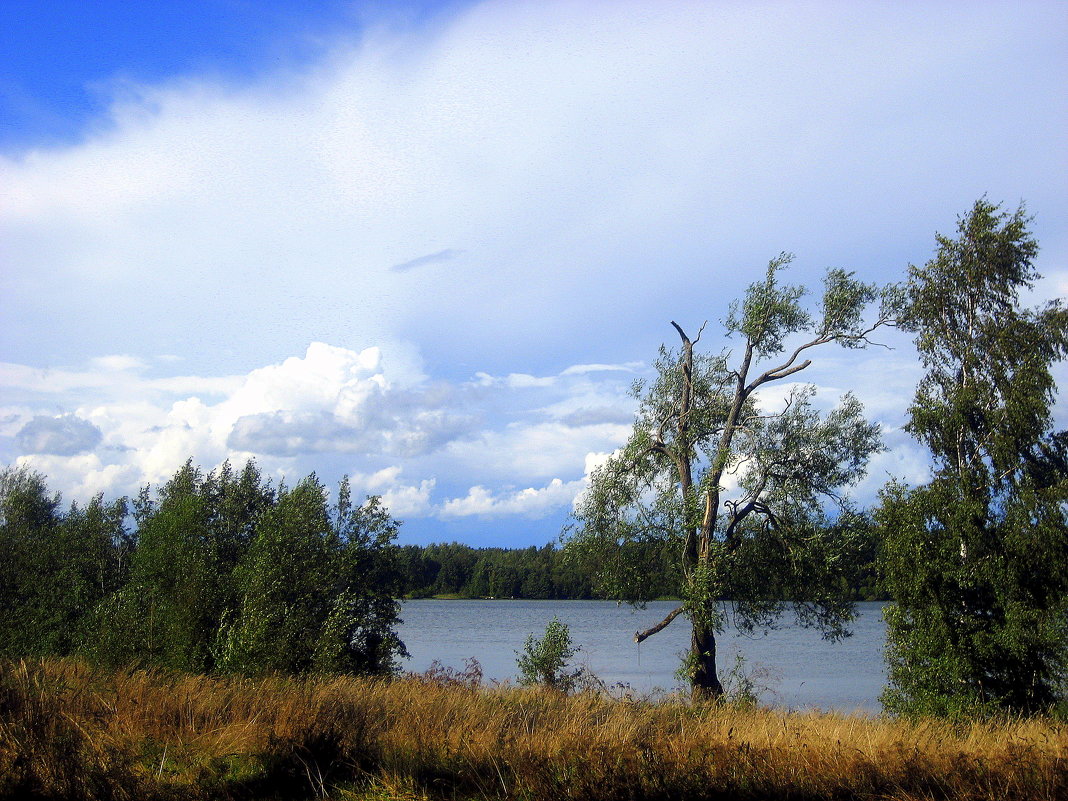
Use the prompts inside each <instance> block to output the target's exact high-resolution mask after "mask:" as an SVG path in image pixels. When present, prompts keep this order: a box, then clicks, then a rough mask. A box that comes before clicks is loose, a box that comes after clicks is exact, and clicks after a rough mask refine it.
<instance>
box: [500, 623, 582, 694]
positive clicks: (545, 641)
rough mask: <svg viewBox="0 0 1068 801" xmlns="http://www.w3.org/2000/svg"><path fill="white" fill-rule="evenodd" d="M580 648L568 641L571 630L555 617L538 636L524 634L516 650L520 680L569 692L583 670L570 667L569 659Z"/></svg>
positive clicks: (527, 683)
mask: <svg viewBox="0 0 1068 801" xmlns="http://www.w3.org/2000/svg"><path fill="white" fill-rule="evenodd" d="M578 651H579V648H578V647H577V646H576V645H574V644H573V643H572V642H571V630H570V629H569V628H568V627H567V624H566V623H561V622H560V621H559V620H558V619H557V618H556V617H555V616H553V619H552V620H550V621H549V623H548V625H547V626H546V627H545V635H544V636H543V637H541V638H540V639H538V638H536V637H535V636H534V635H533V634H530V635H528V636H527V641H526V645H525V646H524V648H523V651H522V652H519V651H517V652H516V655H517V656H518V659H517V660H516V664H517V665H518V667H519V683H520V684H521V685H524V686H529V685H533V684H540V685H541V686H543V687H546V688H548V689H550V690H559V691H561V692H565V693H566V692H571V690H573V689H574V688H575V684H576V683H577V682H578V680H579V678H580V677H581V676H582V669H581V668H576V669H569V668H568V662H569V661H570V660H571V659H572V658H573V657H574V656H575V654H576V653H578Z"/></svg>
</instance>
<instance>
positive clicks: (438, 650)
mask: <svg viewBox="0 0 1068 801" xmlns="http://www.w3.org/2000/svg"><path fill="white" fill-rule="evenodd" d="M677 605H678V604H677V603H675V602H671V601H656V602H653V603H650V604H649V605H648V607H647V608H646V609H644V610H635V609H632V608H631V607H629V606H626V605H623V606H617V605H616V604H615V602H613V601H433V600H418V601H406V602H405V603H404V605H403V609H402V611H401V617H402V618H403V619H404V622H403V624H401V626H400V629H399V633H400V636H401V639H402V640H404V643H405V645H406V646H407V647H408V650H409V652H410V653H411V658H410V659H409V660H406V663H405V665H404V669H406V670H410V671H414V672H422V671H424V670H426V669H427V668H428V667H429V666H430V664H431V662H433V661H435V660H437V661H439V662H441V663H442V664H443V665H446V666H449V667H453V668H456V669H463V667H464V660H465V659H467V658H470V657H474V658H475V659H477V660H478V661H479V663H480V664H481V666H482V669H483V671H484V674H485V679H486V680H497V681H505V680H512V681H514V680H515V676H516V673H517V668H516V652H517V651H521V650H522V649H523V645H524V643H525V642H526V638H527V635H528V634H535V635H536V636H538V637H540V636H542V634H543V633H544V631H545V625H546V624H547V623H548V622H549V621H550V620H551V619H552V618H553V616H554V615H555V616H556V617H558V618H559V619H560V621H561V622H563V623H566V624H567V625H568V627H569V628H570V630H571V638H572V640H573V642H574V643H575V644H577V645H578V646H579V647H580V648H581V649H582V650H581V651H580V652H579V654H578V655H577V657H576V658H575V662H576V663H577V664H583V665H586V666H587V667H588V668H589V669H590V670H592V671H593V672H594V673H596V674H597V676H598V677H600V678H601V679H602V680H603V681H605V682H606V683H608V684H616V683H623V684H626V685H629V686H630V687H632V688H633V689H634V690H636V691H638V692H643V693H645V692H650V691H653V690H655V689H660V690H665V691H667V690H671V689H673V688H676V687H679V686H680V682H679V681H678V679H676V678H675V676H674V674H675V671H676V669H677V668H678V666H679V661H680V657H681V655H682V654H684V653H685V651H686V649H687V647H688V646H689V637H690V630H689V626H688V623H687V621H686V620H685V618H682V617H680V618H678V619H676V620H675V621H674V622H673V623H672V624H671V625H670V626H668V627H667V628H666V629H664V630H663V631H661V632H659V633H658V634H655V635H654V636H652V637H650V638H649V639H647V640H646V641H645V642H643V643H641V644H640V645H638V644H635V643H634V640H633V638H634V632H635V631H636V630H639V629H646V628H648V627H650V626H652V625H653V624H655V623H657V622H659V621H660V620H662V619H663V618H664V616H665V615H667V613H668V612H670V611H671V610H672V609H673V608H674V607H675V606H677ZM882 606H883V605H882V604H880V603H863V604H859V605H858V612H859V617H858V619H857V620H856V621H855V622H854V624H853V632H854V634H853V636H852V637H849V638H847V639H845V640H843V641H841V642H837V643H830V642H827V641H825V640H823V639H822V638H821V637H820V635H819V633H818V632H816V631H813V630H811V629H802V628H800V627H798V626H796V625H795V624H794V623H793V618H792V615H789V614H787V615H785V616H784V617H783V619H782V621H781V624H780V627H779V628H778V629H775V630H773V631H771V632H768V633H767V634H766V635H760V634H758V635H757V636H755V637H751V638H750V637H745V636H742V635H739V634H737V633H735V632H732V631H728V632H725V633H724V634H723V635H722V636H721V637H720V638H719V648H718V650H719V654H718V656H719V659H718V662H719V669H720V674H721V679H723V678H729V677H728V675H727V674H728V673H729V671H730V669H731V668H732V667H733V666H734V665H735V659H736V655H738V654H741V655H742V657H743V658H744V667H743V670H744V672H745V673H747V674H750V675H751V676H752V677H753V679H754V680H755V681H756V683H757V685H758V687H761V688H762V692H761V698H762V700H764V701H765V702H766V703H771V704H775V705H777V706H783V707H788V708H792V709H803V708H813V707H815V708H821V709H828V710H830V709H833V710H838V711H842V712H853V711H858V710H859V711H863V712H869V713H875V712H878V711H879V709H880V707H879V701H878V697H879V694H880V693H881V692H882V689H883V685H884V684H885V682H886V668H885V664H884V662H883V658H882V654H883V645H884V642H885V626H884V623H883V620H882Z"/></svg>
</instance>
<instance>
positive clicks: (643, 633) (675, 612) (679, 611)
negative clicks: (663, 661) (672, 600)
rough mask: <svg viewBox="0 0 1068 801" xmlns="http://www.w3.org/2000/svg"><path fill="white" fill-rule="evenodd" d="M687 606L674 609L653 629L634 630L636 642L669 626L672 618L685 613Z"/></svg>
mask: <svg viewBox="0 0 1068 801" xmlns="http://www.w3.org/2000/svg"><path fill="white" fill-rule="evenodd" d="M685 608H686V607H683V606H680V607H678V608H676V609H674V610H672V611H671V613H670V614H669V615H668V616H667V617H665V618H664V619H663V620H661V621H660V622H659V623H657V624H656V625H655V626H653V627H652V628H651V629H646V630H645V631H636V632H634V642H641V641H642V640H644V639H647V638H649V637H652V636H653V635H654V634H656V633H657V632H658V631H660V630H662V629H666V628H667V627H668V625H669V624H670V623H671V621H672V620H674V619H675V618H677V617H678V616H679V615H681V614H682V613H683V611H684V610H685Z"/></svg>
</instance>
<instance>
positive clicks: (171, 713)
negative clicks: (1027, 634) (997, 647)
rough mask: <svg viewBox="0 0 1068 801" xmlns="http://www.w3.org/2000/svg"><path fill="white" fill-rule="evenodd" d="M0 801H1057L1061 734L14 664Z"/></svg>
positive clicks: (479, 691) (518, 694)
mask: <svg viewBox="0 0 1068 801" xmlns="http://www.w3.org/2000/svg"><path fill="white" fill-rule="evenodd" d="M0 797H6V798H20V799H22V798H94V799H96V798H100V799H110V798H115V799H123V798H130V799H134V798H137V799H142V798H144V799H153V798H159V799H170V798H205V799H206V798H277V799H296V798H316V797H329V798H337V799H344V798H352V799H357V798H358V799H424V798H460V799H475V798H479V799H497V798H500V799H557V798H559V799H591V800H595V799H661V798H662V799H680V798H692V799H701V798H708V799H713V798H714V799H762V798H789V799H852V798H857V799H859V798H863V799H876V798H886V799H1056V798H1068V729H1066V728H1065V727H1064V726H1062V725H1060V724H1057V723H1054V722H1051V721H1046V720H1021V721H1009V722H1002V723H998V724H994V723H975V724H971V725H968V726H952V725H949V724H946V723H940V722H935V721H927V722H922V723H918V724H909V723H904V722H896V721H885V720H877V719H869V718H865V717H852V716H846V715H834V714H819V713H806V714H788V713H783V712H778V711H771V710H742V709H734V708H731V707H729V706H703V707H692V706H689V705H687V704H684V703H681V702H670V701H665V702H661V703H657V704H651V703H643V702H628V701H616V700H611V699H605V698H602V697H597V696H594V695H582V696H577V697H565V696H562V695H557V694H551V693H545V692H539V691H536V690H521V689H511V688H495V689H483V688H477V687H472V686H470V685H469V684H468V685H465V684H464V683H463V682H458V681H449V680H448V678H447V677H445V678H443V677H441V676H439V677H437V678H436V679H431V678H425V677H424V678H415V677H413V678H407V679H402V680H395V681H373V680H367V679H357V678H350V677H337V678H322V679H314V680H313V679H309V680H296V679H284V678H268V679H260V680H251V679H230V678H226V679H224V678H209V677H200V676H174V675H166V674H162V673H158V672H146V671H126V672H119V673H101V672H97V671H94V670H92V669H90V668H88V667H86V666H84V665H80V664H77V663H73V662H68V661H50V662H46V663H26V662H21V663H8V664H6V665H3V666H2V672H0Z"/></svg>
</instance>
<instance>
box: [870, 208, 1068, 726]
mask: <svg viewBox="0 0 1068 801" xmlns="http://www.w3.org/2000/svg"><path fill="white" fill-rule="evenodd" d="M1027 223H1028V218H1027V217H1026V215H1025V213H1024V210H1023V208H1022V207H1021V208H1020V209H1018V210H1017V211H1016V212H1015V213H1013V214H1008V213H1006V212H1003V211H1001V210H1000V208H999V207H997V206H994V205H992V204H990V203H988V202H987V201H986V200H980V201H978V202H977V203H976V204H975V205H974V207H973V208H972V210H971V212H970V213H969V214H968V215H966V216H965V217H963V218H961V219H960V220H959V224H958V230H957V237H956V238H954V239H951V238H948V237H944V236H939V237H938V251H937V253H936V255H935V258H934V259H932V260H931V261H930V262H928V263H927V264H926V265H925V266H924V267H922V268H917V267H912V268H910V276H909V283H908V286H907V288H906V295H907V300H908V305H907V307H906V313H905V315H904V317H903V321H904V324H905V325H906V326H907V327H908V328H909V329H910V330H912V331H914V332H915V333H916V345H917V348H918V350H919V352H920V356H921V358H922V360H923V363H924V366H925V367H926V369H927V372H926V374H925V376H924V377H923V379H922V380H921V381H920V384H919V386H918V387H917V390H916V398H915V400H914V402H913V405H912V407H911V408H910V410H909V411H910V422H909V424H908V426H907V428H908V430H909V432H910V433H911V434H912V435H913V436H914V437H916V438H917V439H918V440H919V441H920V442H922V443H923V444H925V445H926V446H927V447H928V448H929V449H930V451H931V453H932V456H933V458H934V462H935V466H936V470H935V474H934V477H933V479H932V480H931V482H930V483H929V484H927V485H926V486H923V487H918V488H909V487H906V486H904V485H902V484H899V483H892V484H890V485H889V486H888V487H887V488H886V489H885V490H884V492H883V495H882V506H881V508H880V509H879V511H878V513H877V520H878V522H879V524H880V526H881V528H882V532H883V547H882V553H881V556H880V567H881V570H882V572H883V575H884V583H885V585H886V587H887V588H888V589H889V591H890V592H891V594H892V596H893V600H894V603H893V605H892V606H890V607H889V608H888V609H887V612H886V618H887V624H888V647H887V657H888V661H889V678H890V686H889V688H888V690H887V691H886V693H885V695H884V699H883V701H884V704H885V705H886V707H887V708H888V709H889V710H891V711H893V712H896V713H899V714H905V715H920V714H937V715H948V716H958V715H970V714H975V713H985V712H994V711H1011V712H1025V713H1026V712H1041V711H1048V710H1049V709H1050V708H1052V707H1053V706H1054V705H1055V704H1056V703H1057V702H1058V699H1060V698H1063V697H1064V689H1065V688H1064V681H1065V676H1066V669H1068V521H1066V509H1068V458H1066V457H1068V448H1066V445H1068V434H1066V433H1065V432H1060V433H1053V432H1051V431H1050V424H1051V415H1050V407H1051V404H1052V401H1053V394H1054V391H1055V388H1056V387H1055V383H1054V380H1053V377H1052V374H1051V372H1050V367H1051V365H1052V363H1053V362H1055V361H1057V360H1059V359H1062V358H1064V355H1065V353H1066V350H1068V311H1066V310H1065V309H1064V308H1063V306H1062V305H1061V303H1060V302H1054V303H1050V304H1047V305H1046V306H1044V307H1041V308H1038V309H1024V308H1022V307H1021V306H1020V303H1019V294H1020V292H1021V291H1023V290H1025V289H1027V288H1029V287H1031V286H1032V284H1033V283H1034V281H1035V280H1036V279H1037V278H1038V276H1037V274H1036V273H1035V271H1034V269H1033V267H1032V263H1031V262H1032V259H1033V258H1034V256H1035V254H1036V253H1037V245H1036V243H1035V241H1034V239H1033V238H1032V237H1031V235H1030V233H1029V231H1028V229H1027Z"/></svg>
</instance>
